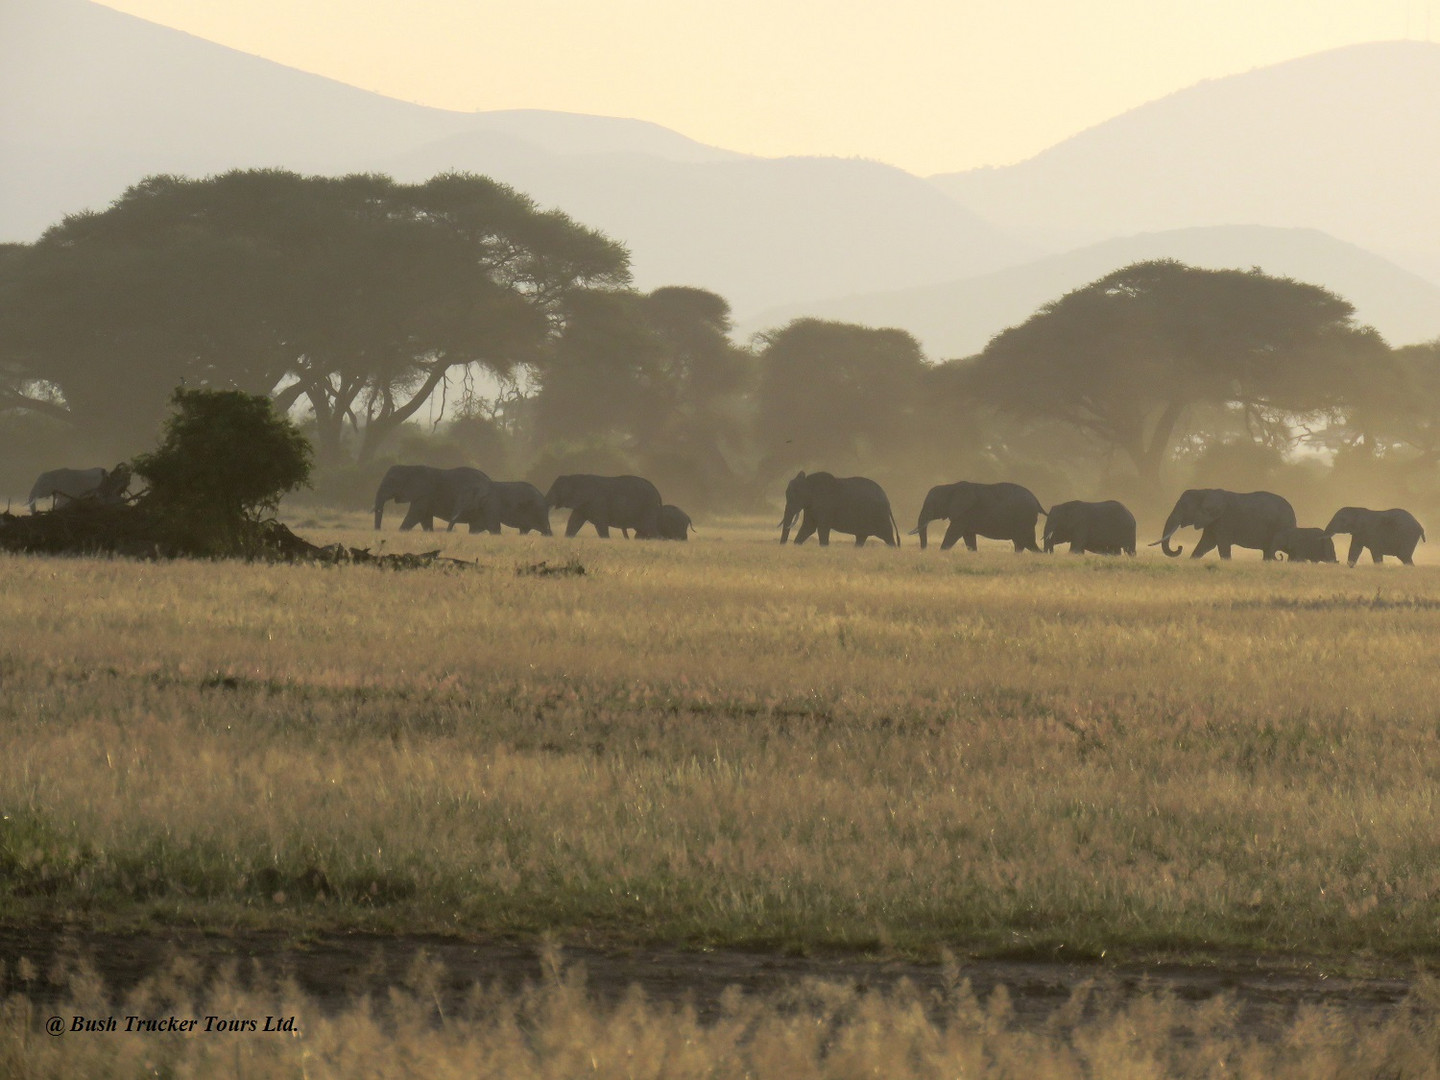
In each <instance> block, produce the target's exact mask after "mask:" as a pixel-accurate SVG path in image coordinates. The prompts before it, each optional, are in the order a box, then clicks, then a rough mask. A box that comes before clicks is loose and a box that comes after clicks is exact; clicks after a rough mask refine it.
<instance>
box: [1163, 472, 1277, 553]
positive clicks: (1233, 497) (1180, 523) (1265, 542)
mask: <svg viewBox="0 0 1440 1080" xmlns="http://www.w3.org/2000/svg"><path fill="white" fill-rule="evenodd" d="M1186 526H1190V527H1192V528H1196V529H1201V530H1203V531H1202V532H1201V534H1200V543H1198V544H1196V545H1195V550H1194V551H1192V552H1191V553H1190V557H1191V558H1192V559H1198V558H1200V556H1202V555H1204V554H1206V553H1208V552H1210V551H1213V550H1215V549H1216V548H1218V549H1219V550H1220V558H1222V559H1228V558H1230V549H1231V548H1232V547H1243V548H1255V549H1257V550H1259V551H1263V552H1264V553H1265V558H1266V559H1267V560H1270V559H1274V558H1275V546H1274V543H1273V541H1274V539H1275V535H1276V534H1277V533H1278V532H1280V530H1281V529H1293V528H1294V527H1295V509H1294V507H1292V506H1291V505H1290V504H1289V503H1288V502H1287V501H1286V500H1285V499H1283V498H1281V497H1280V496H1279V495H1275V494H1272V493H1271V492H1268V491H1251V492H1246V493H1245V494H1238V493H1236V492H1234V491H1225V490H1224V489H1222V488H1191V489H1190V490H1189V491H1186V492H1184V493H1183V494H1182V495H1181V496H1180V498H1179V499H1177V500H1176V502H1175V509H1173V510H1171V511H1170V516H1169V517H1168V518H1166V519H1165V533H1164V535H1163V536H1161V537H1160V539H1159V540H1156V541H1154V543H1152V544H1151V545H1150V546H1151V547H1154V546H1155V545H1156V544H1159V545H1160V550H1161V551H1163V552H1165V554H1166V555H1168V556H1169V557H1170V558H1172V559H1176V558H1179V557H1180V556H1181V555H1182V554H1184V552H1185V549H1184V548H1183V547H1179V548H1174V549H1172V548H1171V547H1170V538H1171V537H1172V536H1174V535H1175V533H1176V532H1177V531H1179V530H1180V529H1183V528H1185V527H1186Z"/></svg>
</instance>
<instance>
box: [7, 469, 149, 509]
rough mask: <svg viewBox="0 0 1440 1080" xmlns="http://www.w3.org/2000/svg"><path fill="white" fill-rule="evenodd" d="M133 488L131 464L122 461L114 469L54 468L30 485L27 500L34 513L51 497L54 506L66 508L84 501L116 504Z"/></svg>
mask: <svg viewBox="0 0 1440 1080" xmlns="http://www.w3.org/2000/svg"><path fill="white" fill-rule="evenodd" d="M129 486H130V465H129V463H128V462H124V461H122V462H121V463H120V464H119V465H116V466H115V468H113V469H102V468H95V469H51V470H50V471H49V472H43V473H41V474H40V475H39V477H38V478H37V479H36V480H35V483H34V484H33V485H31V488H30V497H29V498H28V499H26V500H25V502H26V505H27V506H29V507H30V512H31V513H32V514H33V513H35V503H36V502H37V501H39V500H40V499H44V498H49V499H50V500H51V507H52V508H55V507H59V506H63V505H64V503H62V502H61V501H60V499H61V498H62V497H63V498H64V499H65V501H66V502H79V501H80V500H81V499H85V500H87V501H88V500H95V501H97V502H102V503H117V502H120V501H121V500H122V499H123V498H124V497H125V491H126V489H127V488H129Z"/></svg>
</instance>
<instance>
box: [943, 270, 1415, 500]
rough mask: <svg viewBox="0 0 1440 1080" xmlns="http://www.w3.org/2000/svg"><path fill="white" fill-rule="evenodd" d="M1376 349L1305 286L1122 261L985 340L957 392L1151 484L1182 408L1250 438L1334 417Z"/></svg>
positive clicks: (1348, 312) (1321, 292) (1367, 333)
mask: <svg viewBox="0 0 1440 1080" xmlns="http://www.w3.org/2000/svg"><path fill="white" fill-rule="evenodd" d="M1386 354H1387V349H1386V346H1385V343H1384V341H1383V340H1381V338H1380V336H1379V335H1378V334H1377V333H1376V332H1375V331H1374V330H1373V329H1371V328H1369V327H1362V326H1358V325H1356V323H1355V321H1354V308H1353V307H1352V306H1351V305H1350V304H1349V303H1348V302H1347V301H1345V300H1343V299H1341V298H1340V297H1338V296H1336V295H1335V294H1334V293H1331V292H1329V291H1328V290H1326V289H1323V288H1321V287H1319V286H1317V285H1308V284H1304V283H1301V282H1297V281H1292V280H1290V279H1288V278H1279V277H1271V276H1269V275H1267V274H1263V273H1261V272H1259V271H1258V270H1252V271H1248V272H1247V271H1242V270H1207V269H1200V268H1197V267H1193V266H1186V265H1183V264H1181V263H1178V262H1173V261H1158V262H1144V263H1136V264H1133V265H1131V266H1127V267H1124V268H1122V269H1120V270H1116V271H1115V272H1114V273H1111V274H1108V275H1106V276H1105V277H1103V278H1100V279H1099V280H1098V281H1094V282H1092V283H1091V284H1089V285H1086V286H1085V287H1083V288H1081V289H1077V290H1075V291H1073V292H1070V293H1067V294H1066V295H1064V296H1062V297H1061V298H1060V299H1058V300H1055V301H1053V302H1051V303H1048V304H1046V305H1045V306H1044V307H1042V308H1040V310H1039V311H1037V312H1036V313H1035V314H1034V315H1033V316H1031V317H1030V318H1029V319H1028V320H1026V321H1025V322H1024V323H1022V324H1021V325H1019V326H1016V327H1012V328H1011V329H1009V330H1006V331H1004V332H1002V333H1001V334H999V335H997V336H996V337H995V338H994V339H992V340H991V341H990V343H989V344H988V345H987V346H986V347H985V349H984V351H983V352H981V353H980V355H979V356H978V357H977V358H976V359H975V360H974V361H973V363H972V365H971V366H970V371H969V378H968V380H967V381H968V384H969V386H970V387H971V389H972V391H973V392H974V393H976V394H977V395H978V396H980V397H981V398H983V399H984V400H986V401H989V402H991V403H993V404H995V405H996V406H998V407H1000V408H1002V409H1004V410H1006V411H1009V412H1012V413H1014V414H1017V415H1021V416H1032V417H1051V418H1054V419H1058V420H1062V421H1064V422H1066V423H1068V424H1071V425H1073V426H1075V427H1077V428H1079V429H1081V430H1083V431H1085V432H1086V433H1088V434H1089V435H1091V436H1093V437H1094V438H1095V439H1097V440H1099V442H1100V443H1101V444H1103V445H1104V446H1106V447H1108V448H1110V449H1112V450H1114V451H1117V452H1119V453H1120V454H1123V455H1124V456H1125V457H1127V458H1128V459H1129V460H1130V462H1131V463H1132V464H1133V465H1134V467H1135V469H1136V471H1137V472H1138V473H1139V475H1140V477H1141V478H1142V480H1143V481H1145V482H1146V483H1147V484H1149V485H1150V486H1152V487H1154V486H1158V483H1159V478H1160V470H1161V467H1162V465H1163V464H1164V463H1165V461H1166V460H1167V456H1168V454H1169V453H1170V451H1171V449H1172V443H1173V439H1174V437H1175V435H1176V432H1177V428H1178V425H1179V424H1180V422H1181V420H1182V419H1183V418H1184V416H1185V414H1186V412H1187V410H1189V409H1191V408H1192V407H1193V406H1196V405H1200V404H1209V405H1217V406H1225V407H1228V408H1233V409H1236V410H1239V411H1240V412H1241V413H1242V414H1243V416H1244V418H1245V420H1246V422H1247V424H1249V425H1250V426H1251V428H1252V430H1253V431H1254V432H1255V433H1256V435H1257V436H1258V437H1260V438H1261V439H1262V441H1263V440H1264V439H1267V438H1268V439H1276V438H1283V437H1284V436H1285V435H1286V434H1287V433H1288V425H1289V424H1290V422H1291V421H1293V420H1294V419H1295V418H1297V417H1306V416H1318V415H1321V414H1325V413H1327V412H1328V413H1336V412H1338V411H1339V410H1340V409H1341V408H1342V407H1343V406H1344V404H1345V403H1346V401H1347V400H1348V398H1349V396H1350V395H1351V393H1352V391H1353V390H1354V388H1355V387H1356V386H1357V385H1358V384H1359V382H1360V380H1361V379H1363V378H1365V377H1367V376H1368V375H1370V374H1371V373H1370V372H1367V370H1366V369H1367V367H1369V366H1370V365H1372V364H1374V363H1376V362H1382V361H1383V359H1384V357H1385V356H1386Z"/></svg>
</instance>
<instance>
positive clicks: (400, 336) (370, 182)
mask: <svg viewBox="0 0 1440 1080" xmlns="http://www.w3.org/2000/svg"><path fill="white" fill-rule="evenodd" d="M628 281H629V268H628V255H627V254H626V252H625V250H624V248H622V247H621V246H620V245H619V244H616V243H615V242H613V241H611V240H609V239H607V238H606V237H604V236H602V235H601V234H600V233H598V232H595V231H594V230H590V229H586V228H584V227H583V226H580V225H578V224H576V223H575V222H573V221H572V220H570V219H569V218H568V217H566V216H565V215H564V214H561V213H559V212H558V211H541V210H539V209H538V208H537V207H536V206H535V204H534V203H533V202H532V201H531V200H530V199H528V198H527V197H525V196H523V195H520V194H519V193H517V192H515V191H514V190H512V189H511V188H509V187H506V186H505V185H503V184H499V183H497V182H495V181H493V180H489V179H487V178H485V177H479V176H471V175H464V174H446V175H441V176H437V177H435V178H434V179H432V180H430V181H428V182H426V183H423V184H413V185H407V184H399V183H396V182H395V181H393V180H391V179H389V178H388V177H384V176H375V175H356V176H346V177H338V178H328V177H304V176H299V175H297V174H294V173H290V172H285V171H280V170H249V171H235V172H230V173H226V174H224V175H223V176H217V177H211V178H209V179H205V180H187V179H183V178H179V177H173V176H156V177H150V178H149V179H147V180H145V181H144V182H142V183H140V184H138V185H136V186H134V187H132V188H130V189H129V190H128V191H127V192H125V194H124V195H123V196H122V197H121V198H120V199H119V200H117V201H116V202H115V204H114V205H112V206H111V207H110V208H109V209H108V210H106V211H104V212H102V213H87V214H80V215H75V216H72V217H69V218H66V219H65V221H64V222H62V223H61V224H60V225H57V226H55V227H54V228H52V229H50V230H49V231H48V232H47V233H46V234H45V235H44V236H43V237H42V238H41V239H40V240H39V241H38V242H37V243H36V244H34V245H32V246H29V247H28V248H26V249H25V250H24V251H23V252H21V253H20V254H19V255H18V256H9V255H7V257H6V258H5V259H4V261H3V262H0V312H3V314H0V361H3V363H4V365H5V368H4V371H5V374H6V375H7V376H8V379H7V381H6V384H5V388H4V393H5V395H6V399H7V401H8V403H9V404H10V405H11V406H23V407H26V408H31V409H34V410H37V411H43V412H47V413H49V414H50V415H54V416H57V417H62V418H64V419H67V420H70V421H73V422H74V423H75V424H76V425H77V426H82V427H84V428H85V429H87V430H89V431H92V432H94V431H103V432H110V433H119V432H121V431H127V432H133V431H134V429H135V426H136V420H137V417H145V418H150V419H151V423H153V422H154V419H157V418H158V415H159V414H160V413H161V411H162V410H163V406H164V402H165V400H166V397H167V395H168V393H169V389H170V388H171V387H173V386H175V385H176V384H177V383H178V382H181V381H184V382H185V383H186V384H187V385H191V386H195V385H208V386H227V387H234V388H237V389H243V390H248V391H251V392H258V393H272V392H273V393H276V400H277V404H278V405H279V407H280V408H281V409H282V410H285V409H288V408H289V407H290V405H292V404H294V403H295V402H296V401H298V400H300V399H301V398H303V399H305V401H306V403H307V404H309V405H310V407H311V409H312V410H313V412H314V416H315V428H316V438H317V442H318V444H319V449H320V452H321V455H322V457H326V458H328V459H331V460H333V459H336V458H338V457H339V456H340V454H341V444H342V440H343V437H344V434H345V431H346V428H347V425H348V427H349V429H350V430H352V431H353V432H354V433H355V434H356V435H357V436H358V439H359V443H358V447H357V456H358V457H359V458H360V459H361V460H362V461H363V460H365V459H367V458H368V457H369V456H371V455H373V453H374V452H375V450H376V448H377V447H378V445H379V444H380V442H381V441H382V440H383V439H384V438H385V437H386V436H387V435H389V434H391V433H392V432H393V431H394V430H395V429H396V428H397V426H398V425H399V424H401V423H402V422H404V421H405V420H407V419H408V418H410V417H411V416H413V415H414V414H415V412H416V411H417V410H418V409H419V408H420V406H421V405H422V404H423V403H424V402H425V401H426V400H427V399H428V398H429V397H430V395H431V393H432V392H433V391H434V390H435V389H436V388H437V387H438V386H439V385H441V383H442V382H443V381H444V380H445V379H446V377H447V375H448V374H449V373H450V372H452V371H453V370H455V369H456V368H459V367H464V366H467V365H472V364H476V365H481V366H483V367H485V368H487V369H489V370H491V371H493V372H496V373H499V374H502V375H503V374H506V373H508V372H510V371H511V370H513V369H514V367H515V366H516V365H517V364H521V363H526V362H532V361H534V360H535V359H537V358H538V357H539V356H540V354H541V353H542V351H543V349H544V347H545V344H546V342H547V341H548V340H549V339H550V337H551V336H552V335H553V333H554V332H555V330H556V328H557V327H558V325H559V317H560V312H561V310H562V307H563V304H564V301H565V299H566V297H567V296H568V295H569V294H570V293H571V292H572V291H575V290H577V289H583V288H590V287H595V286H617V287H618V286H623V285H624V284H626V283H627V282H628Z"/></svg>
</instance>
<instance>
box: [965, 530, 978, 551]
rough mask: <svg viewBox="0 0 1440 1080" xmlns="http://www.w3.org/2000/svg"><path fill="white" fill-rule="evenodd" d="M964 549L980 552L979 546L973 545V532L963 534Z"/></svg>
mask: <svg viewBox="0 0 1440 1080" xmlns="http://www.w3.org/2000/svg"><path fill="white" fill-rule="evenodd" d="M965 547H966V548H968V549H969V550H970V551H979V550H980V547H979V545H978V544H976V543H975V534H974V533H973V532H972V533H966V534H965Z"/></svg>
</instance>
